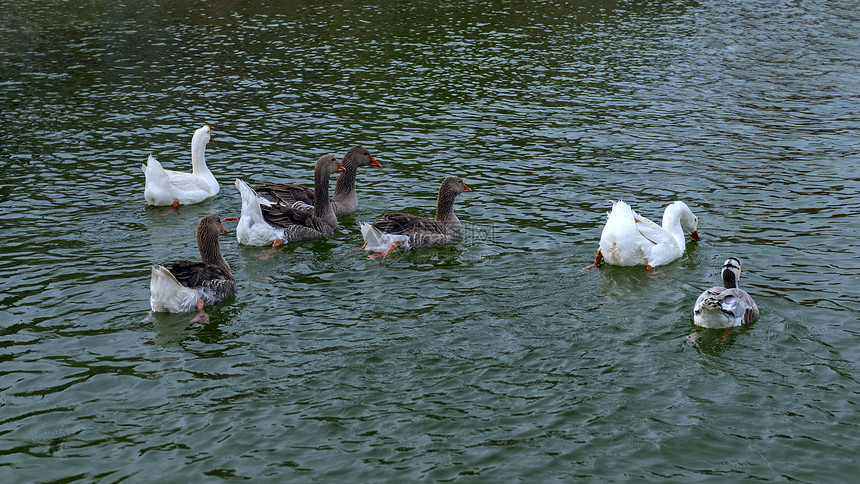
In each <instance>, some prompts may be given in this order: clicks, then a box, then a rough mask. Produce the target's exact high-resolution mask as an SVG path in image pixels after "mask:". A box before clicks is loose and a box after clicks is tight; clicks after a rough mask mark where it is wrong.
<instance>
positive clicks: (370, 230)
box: [358, 222, 388, 252]
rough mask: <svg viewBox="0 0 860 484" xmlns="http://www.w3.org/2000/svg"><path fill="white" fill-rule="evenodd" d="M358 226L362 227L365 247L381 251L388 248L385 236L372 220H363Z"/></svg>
mask: <svg viewBox="0 0 860 484" xmlns="http://www.w3.org/2000/svg"><path fill="white" fill-rule="evenodd" d="M358 227H359V228H360V229H361V237H362V238H363V239H364V242H365V246H364V247H365V249H367V250H370V251H374V252H379V251H383V250H386V249H388V244H387V243H386V240H385V236H384V235H383V234H382V232H380V231H379V230H378V229H377V228H376V227H374V226H373V224H371V223H370V222H361V223H360V224H359V225H358Z"/></svg>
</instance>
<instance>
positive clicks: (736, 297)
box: [691, 257, 759, 328]
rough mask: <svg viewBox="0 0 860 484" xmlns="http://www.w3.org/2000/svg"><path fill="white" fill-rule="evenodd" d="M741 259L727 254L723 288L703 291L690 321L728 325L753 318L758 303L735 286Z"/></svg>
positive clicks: (720, 325) (742, 322)
mask: <svg viewBox="0 0 860 484" xmlns="http://www.w3.org/2000/svg"><path fill="white" fill-rule="evenodd" d="M741 270H742V269H741V261H740V260H738V259H737V258H736V257H729V258H728V259H726V261H725V262H724V263H723V269H722V278H723V287H712V288H710V289H708V290H707V291H705V292H703V293H702V294H701V295H700V296H699V298H698V299H697V300H696V304H695V305H694V306H693V312H692V314H691V316H692V317H693V323H695V324H696V326H702V327H704V328H731V327H734V326H740V325H742V324H746V323H750V322H752V321H755V320H756V319H757V318H758V316H759V311H758V306H756V304H755V301H753V300H752V298H751V297H750V295H749V294H747V293H746V291H744V290H742V289H740V288H738V279H740V276H741Z"/></svg>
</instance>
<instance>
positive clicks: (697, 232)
mask: <svg viewBox="0 0 860 484" xmlns="http://www.w3.org/2000/svg"><path fill="white" fill-rule="evenodd" d="M690 238H692V239H693V240H701V239H700V238H699V231H698V230H694V231H693V233H691V234H690Z"/></svg>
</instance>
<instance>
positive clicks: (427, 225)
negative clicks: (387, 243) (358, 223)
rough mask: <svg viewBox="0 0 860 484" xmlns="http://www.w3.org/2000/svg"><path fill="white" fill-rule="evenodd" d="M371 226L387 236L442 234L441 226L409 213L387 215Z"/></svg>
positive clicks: (429, 219) (431, 220) (430, 219)
mask: <svg viewBox="0 0 860 484" xmlns="http://www.w3.org/2000/svg"><path fill="white" fill-rule="evenodd" d="M373 226H374V227H375V228H376V229H377V230H379V231H381V232H385V233H388V234H403V235H412V234H415V233H417V232H422V233H428V234H443V233H444V231H443V230H442V226H441V224H439V222H437V221H435V220H433V219H432V218H427V217H420V216H418V215H412V214H409V213H401V212H394V213H387V214H385V215H384V216H383V218H382V219H380V220H377V221H375V222H373Z"/></svg>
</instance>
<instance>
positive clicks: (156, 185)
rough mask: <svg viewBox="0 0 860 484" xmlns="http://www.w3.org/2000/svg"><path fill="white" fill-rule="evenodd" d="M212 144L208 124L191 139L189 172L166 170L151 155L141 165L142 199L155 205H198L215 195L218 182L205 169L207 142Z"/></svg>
mask: <svg viewBox="0 0 860 484" xmlns="http://www.w3.org/2000/svg"><path fill="white" fill-rule="evenodd" d="M210 141H212V137H211V129H210V128H209V125H208V124H207V125H203V127H201V128H200V129H198V130H197V131H195V132H194V136H193V137H192V138H191V170H192V171H191V173H186V172H179V171H173V170H165V169H164V167H162V166H161V163H159V162H158V160H156V159H155V157H154V156H152V155H149V159H148V160H147V162H146V164H145V165H141V166H140V168H141V170H143V174H144V175H145V177H146V186H145V188H144V191H143V197H144V198H145V199H146V201H147V203H149V204H150V205H154V206H166V205H173V206H177V205H180V204H183V205H185V204H191V203H199V202H202V201H203V200H206V199H207V198H209V197H212V196H214V195H215V194H217V193H218V189H219V187H218V180H216V179H215V176H214V175H212V172H211V171H209V168H208V167H207V166H206V156H205V152H206V143H208V142H210Z"/></svg>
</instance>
